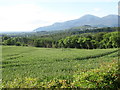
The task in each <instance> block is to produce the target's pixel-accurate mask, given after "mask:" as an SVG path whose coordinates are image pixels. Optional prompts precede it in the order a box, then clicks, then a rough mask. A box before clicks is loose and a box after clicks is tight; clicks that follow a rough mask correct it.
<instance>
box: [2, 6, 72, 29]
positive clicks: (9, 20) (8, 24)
mask: <svg viewBox="0 0 120 90" xmlns="http://www.w3.org/2000/svg"><path fill="white" fill-rule="evenodd" d="M71 18H73V17H67V16H66V15H64V14H61V13H58V12H51V11H49V10H47V9H44V8H41V7H39V6H36V5H33V4H21V5H15V6H7V7H5V6H2V7H0V31H4V30H5V31H11V30H12V31H17V30H18V31H20V30H26V31H27V30H33V29H35V28H37V27H40V26H44V25H50V24H52V23H53V22H57V21H65V20H68V19H71Z"/></svg>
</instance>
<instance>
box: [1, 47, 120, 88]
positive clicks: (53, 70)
mask: <svg viewBox="0 0 120 90" xmlns="http://www.w3.org/2000/svg"><path fill="white" fill-rule="evenodd" d="M118 83H119V81H118V49H117V48H112V49H75V48H74V49H73V48H37V47H25V46H2V88H118V86H119V85H118Z"/></svg>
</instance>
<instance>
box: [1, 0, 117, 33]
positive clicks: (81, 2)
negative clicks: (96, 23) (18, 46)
mask: <svg viewBox="0 0 120 90" xmlns="http://www.w3.org/2000/svg"><path fill="white" fill-rule="evenodd" d="M118 1H119V0H0V32H28V31H33V30H34V29H36V28H38V27H42V26H47V25H51V24H53V23H55V22H64V21H67V20H73V19H77V18H80V17H82V16H83V15H86V14H91V15H95V16H99V17H104V16H106V15H109V14H118Z"/></svg>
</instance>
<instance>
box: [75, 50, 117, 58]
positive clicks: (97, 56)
mask: <svg viewBox="0 0 120 90" xmlns="http://www.w3.org/2000/svg"><path fill="white" fill-rule="evenodd" d="M117 51H118V50H115V51H112V52H107V53H103V54H100V55H95V56H87V57H83V58H81V57H77V58H75V60H85V59H92V58H99V57H103V56H106V55H109V54H112V53H115V52H117Z"/></svg>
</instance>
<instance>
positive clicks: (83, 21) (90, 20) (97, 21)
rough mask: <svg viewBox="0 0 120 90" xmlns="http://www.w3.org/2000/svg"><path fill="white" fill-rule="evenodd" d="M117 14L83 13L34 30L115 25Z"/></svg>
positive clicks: (116, 23)
mask: <svg viewBox="0 0 120 90" xmlns="http://www.w3.org/2000/svg"><path fill="white" fill-rule="evenodd" d="M117 21H118V15H108V16H105V17H102V18H100V17H97V16H94V15H89V14H88V15H85V16H82V17H81V18H78V19H74V20H70V21H65V22H58V23H54V24H53V25H50V26H45V27H39V28H37V29H35V30H34V31H53V30H64V29H69V28H72V27H79V26H84V25H91V26H93V27H115V26H117V25H118V22H117Z"/></svg>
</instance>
